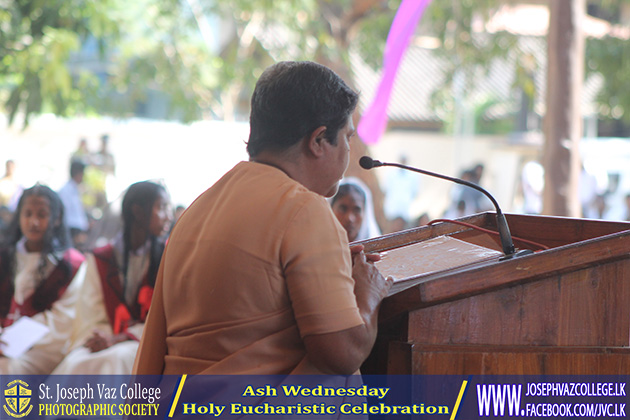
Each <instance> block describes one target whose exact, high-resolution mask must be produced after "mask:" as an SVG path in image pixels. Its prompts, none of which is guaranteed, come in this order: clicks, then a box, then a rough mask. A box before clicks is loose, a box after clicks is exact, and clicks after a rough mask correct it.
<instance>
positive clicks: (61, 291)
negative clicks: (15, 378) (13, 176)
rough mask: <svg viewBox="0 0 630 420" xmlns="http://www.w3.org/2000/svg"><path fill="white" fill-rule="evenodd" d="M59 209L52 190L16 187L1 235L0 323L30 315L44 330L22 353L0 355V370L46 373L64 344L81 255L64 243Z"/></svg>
mask: <svg viewBox="0 0 630 420" xmlns="http://www.w3.org/2000/svg"><path fill="white" fill-rule="evenodd" d="M63 211H64V210H63V204H62V203H61V200H60V199H59V196H58V195H57V194H56V193H55V192H54V191H53V190H51V189H50V188H48V187H47V186H44V185H39V184H38V185H35V186H34V187H32V188H29V189H27V190H25V191H24V192H23V193H22V196H21V197H20V200H19V202H18V205H17V209H16V212H15V215H14V217H13V220H12V221H11V223H10V224H9V226H8V227H7V230H6V232H5V233H4V235H3V241H2V245H1V247H0V327H2V328H7V327H9V326H11V325H12V324H14V323H15V322H16V321H18V320H19V319H20V318H22V317H30V318H31V319H32V320H33V321H36V322H38V323H40V324H43V325H45V326H46V327H47V332H46V333H45V335H44V336H43V337H42V338H41V339H40V340H39V341H37V342H36V343H35V344H34V345H33V347H31V348H30V350H28V351H27V352H26V353H23V354H22V355H20V356H15V357H5V356H3V357H0V374H3V375H47V374H49V373H50V372H52V370H53V369H54V368H55V367H56V366H57V364H58V363H59V362H60V361H61V360H62V359H63V357H64V355H65V352H66V350H67V343H68V341H69V339H70V336H71V331H72V324H73V319H74V316H75V304H76V301H77V297H78V294H79V290H80V287H81V283H82V282H83V278H84V276H85V264H84V261H85V258H84V256H83V255H82V254H81V253H80V252H79V251H77V250H75V249H73V248H71V246H70V237H69V234H68V230H67V229H66V226H65V224H64V221H63ZM24 334H28V332H26V331H25V332H24ZM1 339H2V336H0V340H1ZM1 349H2V347H0V350H1ZM0 354H2V352H1V351H0Z"/></svg>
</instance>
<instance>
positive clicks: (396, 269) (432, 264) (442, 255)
mask: <svg viewBox="0 0 630 420" xmlns="http://www.w3.org/2000/svg"><path fill="white" fill-rule="evenodd" d="M502 255H503V254H502V253H501V252H499V251H496V250H494V249H490V248H485V247H482V246H479V245H475V244H471V243H469V242H465V241H462V240H459V239H455V238H452V237H450V236H438V237H436V238H432V239H428V240H426V241H422V242H417V243H415V244H411V245H406V246H402V247H400V248H395V249H391V250H389V251H384V252H381V260H380V261H377V262H376V267H377V268H378V269H379V271H380V272H381V274H383V276H385V277H388V276H392V277H393V278H394V282H399V281H404V280H408V279H410V278H415V277H419V276H421V275H426V274H430V273H435V272H438V271H443V270H448V269H451V268H457V267H462V266H465V265H468V264H472V263H476V262H480V261H485V260H490V259H493V258H498V257H501V256H502Z"/></svg>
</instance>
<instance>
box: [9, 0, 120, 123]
mask: <svg viewBox="0 0 630 420" xmlns="http://www.w3.org/2000/svg"><path fill="white" fill-rule="evenodd" d="M0 4H1V5H2V7H0V100H2V102H4V104H5V107H6V110H7V112H8V115H9V122H13V120H14V119H15V117H16V115H17V113H18V111H22V112H23V113H24V124H28V121H29V117H30V116H31V115H33V114H37V113H39V112H42V111H50V112H54V113H56V114H59V115H70V114H73V113H75V112H77V111H80V110H81V109H82V107H83V99H84V96H83V92H87V91H90V90H91V89H94V88H95V86H96V81H95V79H94V77H93V75H91V74H90V73H89V72H88V71H83V70H81V71H78V72H77V73H76V74H72V73H71V70H70V68H69V67H68V66H67V62H68V60H69V58H70V56H71V54H72V53H73V52H75V51H77V50H78V49H79V47H80V45H81V42H82V41H83V40H85V39H86V38H87V37H88V36H95V37H97V38H100V39H104V38H105V37H107V38H109V39H115V38H116V35H117V33H118V28H117V26H116V25H115V24H114V22H113V21H112V20H111V19H110V18H109V17H108V14H109V13H110V10H111V8H112V6H113V5H112V1H110V0H99V1H98V2H94V1H90V0H3V1H0Z"/></svg>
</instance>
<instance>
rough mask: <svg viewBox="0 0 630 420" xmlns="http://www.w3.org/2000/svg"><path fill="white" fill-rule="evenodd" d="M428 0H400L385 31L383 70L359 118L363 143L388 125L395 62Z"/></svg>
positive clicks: (400, 58)
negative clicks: (371, 96) (371, 99)
mask: <svg viewBox="0 0 630 420" xmlns="http://www.w3.org/2000/svg"><path fill="white" fill-rule="evenodd" d="M430 2H431V0H403V1H402V3H401V4H400V7H399V8H398V11H397V12H396V16H395V17H394V22H393V23H392V27H391V28H390V30H389V35H387V42H386V44H385V53H384V54H383V74H382V76H381V82H380V84H379V86H378V90H377V91H376V95H375V96H374V99H373V101H372V103H371V104H370V106H369V107H368V108H367V109H366V110H365V112H364V113H363V115H362V117H361V121H359V125H358V127H357V132H358V133H359V137H361V139H362V140H363V142H364V143H365V144H375V143H377V142H378V140H379V139H380V137H381V135H382V134H383V133H384V132H385V127H386V126H387V105H388V104H389V97H390V95H391V93H392V88H393V86H394V80H395V79H396V73H397V72H398V66H399V65H400V61H401V60H402V56H403V54H404V53H405V51H406V50H407V46H408V45H409V41H410V39H411V35H413V32H414V30H415V28H416V25H417V24H418V21H419V20H420V17H421V16H422V13H423V12H424V9H426V7H427V6H428V5H429V3H430Z"/></svg>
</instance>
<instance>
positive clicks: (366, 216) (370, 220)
mask: <svg viewBox="0 0 630 420" xmlns="http://www.w3.org/2000/svg"><path fill="white" fill-rule="evenodd" d="M346 184H350V185H354V186H356V187H357V188H359V189H360V190H361V191H363V194H364V195H365V206H364V208H363V223H362V224H361V228H360V229H359V234H358V235H357V239H355V240H356V241H363V240H365V239H370V238H374V237H376V236H380V235H381V230H380V229H379V227H378V223H376V217H375V216H374V202H373V201H372V192H371V191H370V189H369V188H368V187H367V186H366V185H365V184H364V183H363V181H361V180H360V179H359V178H355V177H348V178H344V179H342V180H341V181H340V182H339V186H340V187H341V186H342V185H346ZM331 203H332V199H331Z"/></svg>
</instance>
